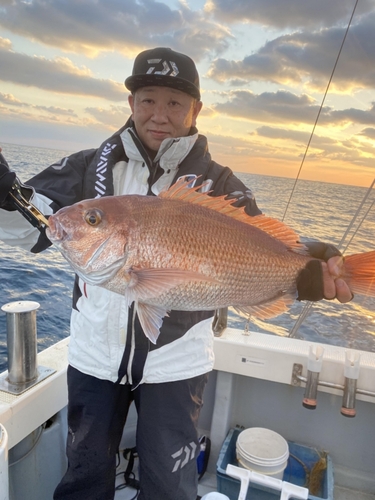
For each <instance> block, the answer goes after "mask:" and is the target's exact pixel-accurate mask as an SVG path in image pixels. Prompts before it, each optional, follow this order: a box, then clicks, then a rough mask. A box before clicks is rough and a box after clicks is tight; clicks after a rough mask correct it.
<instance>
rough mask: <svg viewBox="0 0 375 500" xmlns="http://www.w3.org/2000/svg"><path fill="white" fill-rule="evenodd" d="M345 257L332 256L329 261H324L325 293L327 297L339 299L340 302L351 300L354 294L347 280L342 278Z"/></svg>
mask: <svg viewBox="0 0 375 500" xmlns="http://www.w3.org/2000/svg"><path fill="white" fill-rule="evenodd" d="M343 265H344V258H343V257H341V256H335V257H331V258H330V259H329V260H328V261H327V262H322V271H323V294H324V298H326V299H329V300H330V299H337V300H338V301H339V302H342V303H345V302H350V301H351V300H352V299H353V294H352V292H351V291H350V288H349V287H348V285H347V284H346V282H345V281H344V280H343V279H342V278H341V274H342V268H343Z"/></svg>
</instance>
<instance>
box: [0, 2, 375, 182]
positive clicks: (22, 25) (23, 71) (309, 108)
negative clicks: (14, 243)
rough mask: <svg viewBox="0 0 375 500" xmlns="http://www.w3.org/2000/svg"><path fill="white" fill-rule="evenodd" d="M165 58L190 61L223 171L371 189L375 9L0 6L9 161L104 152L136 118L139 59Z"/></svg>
mask: <svg viewBox="0 0 375 500" xmlns="http://www.w3.org/2000/svg"><path fill="white" fill-rule="evenodd" d="M355 6H356V8H355ZM354 8H355V10H354ZM353 10H354V16H353V19H352V21H351V24H350V28H349V31H348V34H347V37H346V39H345V43H344V45H343V47H342V50H341V53H340V57H339V59H338V62H337V64H336V59H337V57H338V54H339V52H340V47H341V44H342V42H343V39H344V36H345V32H346V29H347V26H348V23H349V21H350V19H351V16H352V13H353ZM158 46H164V47H171V48H172V49H174V50H177V51H180V52H183V53H185V54H187V55H189V56H190V57H192V58H193V59H194V61H195V62H196V64H197V68H198V71H199V74H200V82H201V93H202V101H203V109H202V111H201V113H200V115H199V118H198V129H199V132H200V133H202V134H204V135H206V136H207V137H208V140H209V146H210V151H211V153H212V156H213V158H214V159H215V160H216V161H217V162H219V163H221V164H223V165H227V166H229V167H230V168H231V169H232V170H234V171H235V172H249V173H254V174H265V175H277V176H281V177H291V178H295V177H296V176H297V175H298V173H299V171H300V178H301V179H310V180H322V181H328V182H335V183H341V184H351V185H359V186H369V185H370V184H371V182H372V180H373V179H374V177H375V149H374V141H375V2H374V0H359V1H358V3H357V4H356V0H329V1H327V0H206V1H204V0H181V1H177V0H160V1H155V0H23V1H19V0H0V145H1V146H2V147H3V153H4V155H5V157H6V144H7V143H11V144H22V145H27V146H38V147H45V148H54V149H61V150H65V151H69V152H74V151H78V150H81V149H86V148H92V147H98V146H99V145H100V144H101V143H102V142H103V141H104V140H105V139H106V138H107V137H109V136H110V135H111V134H112V133H113V132H115V131H116V130H117V129H119V128H120V127H121V126H122V125H123V124H124V123H125V121H126V120H127V118H128V117H129V115H130V108H129V106H128V101H127V98H128V91H127V90H126V88H125V86H124V80H125V78H126V77H127V76H129V75H130V74H131V71H132V66H133V61H134V58H135V56H136V55H137V54H138V53H139V52H140V51H142V50H145V49H149V48H152V47H158ZM335 64H336V66H335ZM334 67H335V71H334V73H333V77H332V80H331V82H330V78H331V74H332V72H333V69H334ZM329 82H330V84H329ZM328 85H329V87H328V93H327V96H326V98H325V99H324V94H325V91H326V89H327V86H328ZM323 101H324V102H323ZM322 103H323V107H322V109H321V111H319V110H320V106H321V104H322ZM318 115H319V120H318V122H317V125H316V127H315V130H314V123H315V120H316V118H317V117H318ZM313 130H314V134H313V136H312V138H311V134H312V132H313ZM310 138H311V141H310ZM309 141H310V143H309ZM308 144H309V148H308V149H307V153H306V148H307V145H308ZM305 153H306V155H305ZM304 156H305V160H304V162H303V163H302V160H303V158H304ZM301 166H302V168H301ZM300 169H301V170H300Z"/></svg>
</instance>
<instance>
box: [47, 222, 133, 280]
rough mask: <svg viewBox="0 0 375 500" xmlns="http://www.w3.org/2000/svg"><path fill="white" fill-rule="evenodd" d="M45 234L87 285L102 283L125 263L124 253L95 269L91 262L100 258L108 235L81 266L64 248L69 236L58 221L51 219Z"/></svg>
mask: <svg viewBox="0 0 375 500" xmlns="http://www.w3.org/2000/svg"><path fill="white" fill-rule="evenodd" d="M46 235H47V237H48V238H49V239H50V240H51V242H52V243H53V244H54V245H55V246H56V247H57V248H58V249H59V251H60V252H61V254H62V255H63V257H64V258H65V259H66V260H67V262H68V263H69V264H70V265H71V267H72V268H73V269H74V272H75V273H76V274H77V275H78V276H79V277H80V278H81V279H82V280H83V281H85V282H86V283H87V284H89V285H102V284H104V283H106V282H107V281H109V280H110V279H112V278H113V277H114V276H115V275H116V273H117V271H118V270H119V269H120V268H121V267H122V266H123V265H124V264H125V261H126V255H123V256H122V257H120V258H119V259H117V260H115V261H114V262H112V263H111V264H109V265H108V266H105V267H103V268H101V269H95V268H94V266H93V264H94V263H95V261H96V260H98V259H100V257H101V255H102V254H103V253H104V251H105V250H106V248H107V246H108V244H109V243H110V239H111V238H110V236H109V237H108V238H106V239H105V240H104V241H103V242H102V243H100V245H99V246H98V247H97V248H96V250H95V251H94V252H93V254H92V255H91V257H90V258H89V259H88V261H87V262H86V264H85V265H84V266H81V265H79V264H78V263H77V261H76V260H75V259H74V258H72V257H71V256H70V254H69V250H68V249H67V248H64V241H66V240H67V239H68V238H69V234H68V233H67V232H66V231H65V229H64V227H63V226H62V224H61V223H60V222H59V221H55V220H53V219H52V221H51V224H50V226H49V227H48V228H47V229H46Z"/></svg>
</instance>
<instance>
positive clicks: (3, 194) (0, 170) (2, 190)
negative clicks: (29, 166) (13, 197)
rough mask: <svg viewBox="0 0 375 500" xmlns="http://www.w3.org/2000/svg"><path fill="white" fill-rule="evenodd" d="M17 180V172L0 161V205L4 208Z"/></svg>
mask: <svg viewBox="0 0 375 500" xmlns="http://www.w3.org/2000/svg"><path fill="white" fill-rule="evenodd" d="M15 180H16V174H15V173H14V172H11V171H10V170H9V168H8V166H7V165H6V164H5V163H3V162H0V207H2V208H4V206H5V205H6V204H7V201H6V199H7V196H8V194H9V191H10V190H11V188H12V186H13V184H14V181H15Z"/></svg>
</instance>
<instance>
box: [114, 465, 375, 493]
mask: <svg viewBox="0 0 375 500" xmlns="http://www.w3.org/2000/svg"><path fill="white" fill-rule="evenodd" d="M126 465H127V462H126V461H125V460H123V459H122V461H121V463H120V465H119V467H118V469H117V473H118V476H117V480H116V486H117V487H121V486H122V485H124V476H123V472H125V469H126ZM216 488H217V485H216V475H215V474H211V473H206V474H205V475H204V477H203V478H202V480H201V482H200V483H199V487H198V494H199V496H200V497H203V495H205V494H207V493H209V492H211V491H216ZM136 495H137V490H135V489H134V488H131V487H129V486H127V487H124V488H122V489H118V490H116V495H115V500H136V498H137V496H136ZM275 498H277V497H275ZM354 499H355V500H374V499H375V494H370V493H363V492H360V491H355V490H351V489H348V488H342V487H340V486H335V489H334V500H354Z"/></svg>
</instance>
